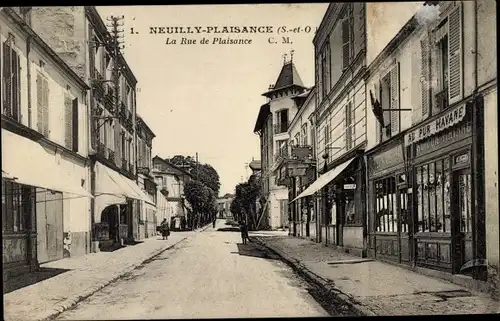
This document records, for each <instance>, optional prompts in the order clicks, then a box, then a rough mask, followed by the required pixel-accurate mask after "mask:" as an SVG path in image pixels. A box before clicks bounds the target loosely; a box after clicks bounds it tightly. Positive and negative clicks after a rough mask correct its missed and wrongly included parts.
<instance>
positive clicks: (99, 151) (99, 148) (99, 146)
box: [97, 142, 106, 157]
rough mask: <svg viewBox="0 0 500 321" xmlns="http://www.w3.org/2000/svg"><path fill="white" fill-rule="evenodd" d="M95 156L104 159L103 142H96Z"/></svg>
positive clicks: (104, 147)
mask: <svg viewBox="0 0 500 321" xmlns="http://www.w3.org/2000/svg"><path fill="white" fill-rule="evenodd" d="M97 154H99V155H101V156H103V157H106V146H105V145H104V143H103V142H97Z"/></svg>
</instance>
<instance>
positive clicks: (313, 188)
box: [290, 158, 355, 203]
mask: <svg viewBox="0 0 500 321" xmlns="http://www.w3.org/2000/svg"><path fill="white" fill-rule="evenodd" d="M354 159H355V158H351V159H350V160H348V161H347V162H345V163H342V164H340V165H339V166H337V167H335V168H334V169H332V170H330V171H328V172H326V173H325V174H323V175H321V176H320V177H318V179H317V180H315V181H314V183H312V184H311V185H310V186H309V187H308V188H306V190H305V191H303V192H302V193H300V194H299V196H297V197H296V198H295V199H294V200H293V201H292V202H295V201H296V200H298V199H299V198H303V197H306V196H311V195H313V194H314V193H316V192H317V191H319V190H320V189H322V188H323V187H325V186H326V185H327V184H328V183H330V182H331V181H332V180H334V179H335V178H336V177H337V176H339V174H340V173H342V171H343V170H344V169H346V168H347V166H349V164H351V163H352V161H353V160H354ZM292 202H290V203H292Z"/></svg>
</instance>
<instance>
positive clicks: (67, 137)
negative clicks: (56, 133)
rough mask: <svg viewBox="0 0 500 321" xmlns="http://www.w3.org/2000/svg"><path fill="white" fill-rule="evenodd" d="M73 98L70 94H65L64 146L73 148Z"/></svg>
mask: <svg viewBox="0 0 500 321" xmlns="http://www.w3.org/2000/svg"><path fill="white" fill-rule="evenodd" d="M72 114H73V100H72V99H71V97H69V95H68V94H65V95H64V146H66V148H68V149H73V139H72V137H71V136H72V134H73V126H72V125H73V124H72V122H73V115H72Z"/></svg>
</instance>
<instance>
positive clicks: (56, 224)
mask: <svg viewBox="0 0 500 321" xmlns="http://www.w3.org/2000/svg"><path fill="white" fill-rule="evenodd" d="M36 195H37V196H36V229H37V235H36V238H37V259H38V263H40V264H42V263H47V262H51V261H56V260H60V259H62V258H63V256H64V241H63V240H64V232H63V231H64V230H63V193H60V192H52V191H48V190H42V189H37V193H36Z"/></svg>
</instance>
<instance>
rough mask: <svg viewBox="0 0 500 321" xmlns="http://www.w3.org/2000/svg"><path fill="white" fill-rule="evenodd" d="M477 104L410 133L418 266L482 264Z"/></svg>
mask: <svg viewBox="0 0 500 321" xmlns="http://www.w3.org/2000/svg"><path fill="white" fill-rule="evenodd" d="M474 106H475V104H473V103H467V104H466V103H463V104H460V105H458V106H456V107H454V108H452V109H450V110H449V111H446V112H444V113H442V114H439V115H437V117H433V118H431V119H429V120H428V121H426V122H424V123H423V124H421V125H419V126H418V127H416V128H414V129H412V130H410V131H409V132H408V133H407V134H406V135H405V146H406V147H407V148H408V154H409V155H408V156H409V158H410V160H411V163H412V166H411V173H412V190H413V193H412V194H411V197H410V199H411V200H410V201H409V203H410V204H411V209H412V212H413V214H412V219H413V226H412V227H413V231H414V233H413V250H414V255H413V259H414V262H415V265H416V266H420V267H426V268H431V269H436V270H441V271H444V272H449V273H453V274H466V275H472V273H473V272H477V271H480V270H481V269H482V267H481V266H478V265H477V263H478V261H481V259H483V260H484V257H482V256H483V253H484V246H485V242H484V233H481V231H482V229H483V227H482V225H484V212H482V211H478V210H477V208H478V207H477V206H475V205H474V204H475V203H477V202H476V201H475V200H477V199H478V198H481V196H479V197H478V195H479V192H478V187H479V186H478V185H480V184H481V183H480V180H479V179H478V178H479V177H480V176H481V175H479V174H478V173H479V172H480V171H481V169H480V168H479V167H477V163H478V162H477V160H475V157H476V158H477V152H475V149H476V147H475V146H477V143H476V142H477V140H475V139H474V136H475V134H473V132H474V119H473V118H474ZM479 148H480V147H479ZM475 168H476V170H477V171H478V172H476V170H475ZM479 190H480V187H479ZM479 202H480V201H479ZM474 262H475V263H474Z"/></svg>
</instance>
